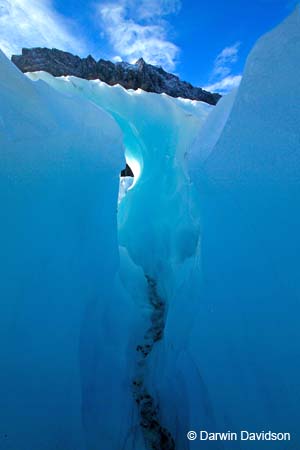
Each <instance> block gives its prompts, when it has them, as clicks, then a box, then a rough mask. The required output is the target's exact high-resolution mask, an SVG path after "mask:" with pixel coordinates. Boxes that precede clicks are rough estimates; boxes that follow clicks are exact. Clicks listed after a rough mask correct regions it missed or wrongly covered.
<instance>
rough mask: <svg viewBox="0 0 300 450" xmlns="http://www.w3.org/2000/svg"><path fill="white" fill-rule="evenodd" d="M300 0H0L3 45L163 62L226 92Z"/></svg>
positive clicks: (0, 40) (196, 81)
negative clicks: (263, 37) (258, 44)
mask: <svg viewBox="0 0 300 450" xmlns="http://www.w3.org/2000/svg"><path fill="white" fill-rule="evenodd" d="M295 4H296V0H295V1H294V0H251V1H245V0H243V1H241V0H231V1H225V0H209V1H204V0H203V1H201V0H198V1H197V0H139V1H138V0H110V1H105V0H93V1H89V0H0V48H2V49H3V51H4V52H5V53H7V54H8V55H10V54H11V53H16V52H19V51H20V49H21V47H22V46H24V47H25V46H27V47H32V46H47V47H57V48H60V49H62V50H68V51H71V52H73V53H76V54H79V55H81V56H87V54H89V53H91V54H92V55H93V56H94V57H96V58H100V57H102V58H104V59H112V60H115V61H118V60H121V59H122V60H127V61H129V62H134V61H135V60H136V59H138V58H139V57H140V56H143V57H144V59H145V60H146V61H147V62H150V63H152V64H157V65H162V66H163V67H164V68H165V69H166V70H169V71H171V72H173V73H176V74H178V75H179V76H180V77H181V78H183V79H185V80H186V81H190V82H191V83H193V84H195V85H198V86H201V87H208V88H211V89H213V90H217V91H220V92H226V91H228V90H230V89H231V87H232V86H234V85H236V84H238V82H239V80H240V77H241V74H242V71H243V67H244V64H245V60H246V57H247V55H248V53H249V51H250V50H251V48H252V46H253V44H254V43H255V41H256V40H257V39H258V38H259V37H260V36H261V35H262V34H263V33H265V32H266V31H268V30H270V29H271V28H273V27H274V26H275V25H276V24H278V23H279V22H280V21H281V20H283V19H284V18H285V17H286V16H287V15H288V14H289V13H290V12H291V11H292V9H293V8H294V6H295Z"/></svg>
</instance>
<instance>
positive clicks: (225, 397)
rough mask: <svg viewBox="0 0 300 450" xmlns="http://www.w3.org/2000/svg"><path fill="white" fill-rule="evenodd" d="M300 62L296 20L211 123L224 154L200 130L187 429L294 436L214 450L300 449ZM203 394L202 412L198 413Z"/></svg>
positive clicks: (251, 61)
mask: <svg viewBox="0 0 300 450" xmlns="http://www.w3.org/2000/svg"><path fill="white" fill-rule="evenodd" d="M299 60H300V14H299V9H297V10H296V11H295V12H294V14H292V15H291V16H290V17H289V18H287V19H286V21H285V22H283V23H282V24H281V25H280V26H278V27H277V28H276V29H275V30H273V31H272V32H270V33H268V34H266V35H265V36H264V37H263V38H261V39H260V40H259V41H258V42H257V44H256V45H255V47H254V49H253V51H252V52H251V54H250V56H249V58H248V61H247V65H246V69H245V73H244V76H243V80H242V83H241V85H240V87H239V90H238V92H237V95H236V98H235V99H234V96H235V94H234V93H233V94H231V98H229V99H228V100H227V105H225V102H224V100H222V101H221V102H220V104H219V105H218V106H217V107H216V109H215V110H214V111H213V113H212V114H211V116H210V117H209V121H208V123H207V130H206V131H207V132H208V133H209V131H210V130H211V125H212V124H214V126H215V127H216V128H217V130H216V133H217V135H218V139H217V140H216V143H215V144H213V145H211V146H206V144H205V142H207V139H208V140H209V135H206V134H205V132H204V130H202V132H200V135H199V138H198V139H197V140H196V143H195V146H194V148H193V149H192V155H191V158H190V172H191V176H192V180H193V181H194V183H195V185H196V186H197V188H198V190H199V199H201V200H200V204H201V242H202V248H201V267H199V278H198V279H199V281H200V280H201V286H199V291H198V295H199V297H198V299H199V300H198V308H197V315H196V317H195V318H194V323H193V324H191V333H190V338H189V342H188V345H187V349H188V352H189V354H190V357H191V359H192V360H193V362H194V364H193V367H194V369H193V372H195V371H197V375H196V374H195V378H194V380H192V379H191V378H190V375H189V373H190V371H189V368H188V367H186V369H185V371H184V378H185V380H186V381H185V383H186V384H188V382H189V383H190V384H189V386H187V387H186V389H187V392H188V395H189V399H190V404H191V405H192V407H191V406H190V408H189V410H190V412H191V415H190V419H189V426H191V428H192V429H197V427H198V428H199V426H201V428H202V429H203V428H204V429H212V430H213V431H220V430H221V431H227V430H228V429H230V430H232V431H239V430H241V429H243V430H250V431H255V432H259V431H262V430H265V431H269V430H272V431H274V432H280V431H281V432H282V431H283V432H290V433H291V436H292V439H291V441H290V442H284V443H282V442H257V441H256V442H254V443H251V442H242V443H240V444H239V445H240V446H239V445H238V443H237V444H235V443H232V442H230V443H227V444H225V443H224V444H223V446H221V447H220V446H219V445H218V444H217V443H216V444H215V446H214V445H213V444H212V445H209V446H207V448H217V449H218V448H226V449H227V448H228V449H234V448H242V449H244V448H245V449H246V448H248V446H249V448H252V447H251V445H252V446H253V447H254V448H270V449H277V448H278V449H280V448H283V447H284V448H287V449H293V448H295V446H297V445H299V442H300V438H299V400H300V396H299V394H300V388H299V379H300V358H299V356H300V355H299V341H300V329H299V299H300V283H299V280H300V278H299V267H300V266H299V254H300V237H299V236H300V235H299V227H300V212H299V206H300V114H299V100H300V86H299V79H300V65H299ZM225 101H226V100H225ZM220 113H221V114H220ZM222 114H223V117H225V116H228V118H227V119H226V121H225V124H224V121H223V120H222ZM209 123H210V126H209ZM201 140H202V141H203V143H201ZM202 152H204V154H202ZM200 155H202V156H200ZM195 310H196V308H195ZM195 310H194V311H195ZM180 370H181V371H182V369H180ZM188 380H189V381H188ZM200 384H202V392H199V386H200ZM197 386H198V387H197ZM194 389H195V390H194ZM195 393H196V394H197V393H199V396H198V397H197V398H198V400H200V399H202V401H201V404H202V405H205V408H206V409H204V407H202V408H201V409H200V410H199V409H198V411H197V403H195V401H194V400H193V397H194V396H195ZM207 445H208V444H207ZM200 447H201V446H200V445H199V443H198V446H197V444H196V445H193V448H200ZM191 448H192V446H191Z"/></svg>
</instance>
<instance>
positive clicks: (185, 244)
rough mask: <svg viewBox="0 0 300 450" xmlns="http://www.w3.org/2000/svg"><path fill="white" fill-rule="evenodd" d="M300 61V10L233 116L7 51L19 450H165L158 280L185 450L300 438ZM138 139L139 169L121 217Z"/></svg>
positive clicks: (8, 278) (2, 189)
mask: <svg viewBox="0 0 300 450" xmlns="http://www.w3.org/2000/svg"><path fill="white" fill-rule="evenodd" d="M299 56H300V14H299V9H297V10H296V11H295V12H294V14H293V15H291V16H290V17H289V18H288V19H286V21H285V22H284V23H283V24H281V25H280V26H279V27H277V28H276V29H275V30H273V31H272V32H270V33H268V34H267V35H265V36H264V37H262V38H261V39H260V40H259V41H258V43H257V44H256V46H255V47H254V49H253V51H252V52H251V54H250V56H249V59H248V61H247V65H246V69H245V73H244V76H243V80H242V82H241V85H240V86H239V88H238V89H237V90H236V91H234V92H232V93H231V94H230V95H228V96H227V97H224V98H223V99H222V100H221V101H220V102H219V103H218V105H217V106H216V107H214V108H213V107H210V106H208V105H205V104H201V103H197V102H192V101H188V100H182V99H174V98H170V97H168V96H166V95H157V94H149V93H145V92H143V91H136V92H134V91H126V90H124V89H123V88H122V87H121V86H114V87H110V86H107V85H105V84H104V83H102V82H100V81H87V80H81V79H78V78H75V77H62V78H54V77H52V76H51V75H49V74H47V73H43V72H38V73H33V74H28V77H29V78H30V80H28V79H26V77H24V76H23V75H22V74H21V73H20V72H18V71H17V70H16V69H15V68H13V66H12V65H11V64H10V63H9V62H8V61H7V60H6V59H5V58H4V57H3V56H2V55H1V59H0V64H1V72H0V93H1V104H0V142H1V154H0V158H1V168H0V174H1V178H0V180H1V181H0V183H1V184H0V195H1V204H2V209H3V219H2V222H1V230H3V231H2V232H1V234H0V236H1V237H0V239H1V243H0V244H1V248H2V249H3V255H4V257H3V258H2V260H1V261H2V262H3V263H1V274H2V275H3V282H2V281H1V286H0V290H1V299H2V298H4V299H5V301H4V302H3V301H2V303H1V314H0V333H1V337H2V342H7V343H9V344H8V345H7V346H6V347H5V348H1V361H5V362H7V366H6V367H5V370H4V371H1V383H0V386H1V387H0V389H2V390H1V397H2V398H3V399H4V402H5V403H6V404H8V405H9V409H8V411H5V413H3V412H2V413H1V412H0V419H1V420H0V435H1V433H2V430H3V434H4V433H7V431H5V430H9V432H8V433H7V434H8V436H9V437H10V438H11V439H14V440H13V441H12V443H13V445H15V446H17V447H18V450H28V448H27V447H26V446H24V445H25V444H24V443H26V442H28V441H30V442H31V450H41V448H45V449H46V450H53V448H55V446H54V445H56V444H57V443H58V445H63V450H68V448H69V449H70V450H77V449H78V450H91V449H92V450H97V449H98V448H99V450H100V449H101V450H102V449H103V448H105V449H107V450H120V448H124V449H125V450H132V449H133V448H136V450H145V444H144V442H143V436H142V434H141V430H140V427H139V420H140V418H139V416H138V413H137V408H136V407H135V405H134V401H133V395H132V391H131V383H132V380H133V379H135V377H136V373H137V372H136V367H137V366H138V364H139V358H138V355H137V352H136V351H135V349H136V346H137V344H139V343H141V342H143V340H145V336H144V333H145V330H149V329H150V328H151V320H152V317H153V311H152V310H151V307H150V305H149V285H150V286H152V288H153V286H155V289H154V288H153V289H152V291H155V296H156V298H159V299H163V301H164V308H165V313H166V315H165V317H164V320H166V323H165V329H164V335H163V339H160V340H157V342H156V343H155V345H153V347H152V351H151V353H150V354H149V355H148V356H147V363H146V364H147V370H146V371H144V369H143V377H145V380H143V382H144V383H145V384H144V386H145V387H146V390H147V391H148V392H150V393H151V396H152V400H153V402H157V403H158V405H159V419H160V421H161V424H162V425H163V426H164V427H166V429H167V430H169V431H170V432H171V434H172V436H173V437H174V439H175V441H176V448H177V449H179V450H189V449H192V448H193V449H197V448H207V449H216V450H219V449H220V448H222V449H224V450H225V449H228V450H233V449H234V448H237V449H238V448H240V449H243V450H244V449H246V448H248V444H249V443H248V442H243V443H242V444H241V445H239V443H232V442H222V443H221V444H222V446H220V443H219V442H210V443H209V444H207V443H203V442H200V441H199V440H196V441H193V442H189V441H188V440H187V438H186V433H187V431H188V430H190V429H191V430H195V431H199V430H200V429H207V430H208V431H217V432H221V431H227V430H228V429H231V431H237V432H239V430H241V429H248V430H249V431H255V432H260V431H262V430H265V431H267V430H269V429H271V430H272V431H276V432H278V431H283V432H290V433H291V434H292V437H293V439H292V441H290V442H284V448H287V449H291V450H292V449H293V448H294V447H295V444H296V445H298V444H299V442H300V440H299V437H297V433H298V423H299V413H298V405H299V400H300V399H299V379H300V373H299V372H300V367H299V361H300V359H299V356H300V355H299V326H298V309H299V307H298V302H299V298H300V285H299V256H298V255H299V253H300V240H299V228H300V214H299V212H298V208H299V195H300V194H299V192H300V190H299V187H300V186H299V184H300V162H299V149H300V134H299V133H300V131H299V130H300V119H299V111H298V109H299V108H298V102H299V98H300V88H299V79H300V67H299ZM2 68H3V70H2ZM275 69H276V70H275ZM33 81H34V82H33ZM2 99H3V102H2ZM116 124H117V125H116ZM120 130H121V132H122V134H121V132H120ZM122 146H123V147H124V150H125V156H126V160H127V162H128V163H129V165H130V166H131V167H132V168H133V171H134V173H135V175H137V176H136V177H135V181H134V184H133V185H132V186H130V188H129V189H128V184H127V180H123V181H122V183H123V186H122V189H121V191H120V197H119V204H118V183H119V173H120V170H121V169H122V168H123V167H124V165H125V161H124V155H123V147H122ZM2 161H3V164H2ZM125 192H126V195H125ZM117 209H118V224H117V215H116V211H117ZM117 226H118V235H117ZM160 319H161V318H160ZM151 345H152V343H151ZM16 373H20V374H22V375H21V376H18V377H16V375H15V374H16ZM152 400H151V401H152ZM27 408H29V409H28V411H27ZM19 416H22V417H23V416H24V420H23V421H22V422H21V424H20V428H19V429H17V430H16V429H15V427H14V425H15V422H16V421H18V417H19ZM33 423H35V427H33ZM37 424H38V426H36V425H37ZM61 424H64V427H63V429H62V427H61V426H60V425H61ZM33 429H34V430H35V431H34V432H33V431H32V430H33ZM26 433H27V434H26ZM29 434H30V436H29ZM45 436H47V439H48V440H47V442H46V443H45V442H43V445H42V446H41V442H42V439H43V438H45ZM233 444H234V445H233ZM235 444H236V446H235ZM250 444H251V448H255V449H257V448H270V449H272V450H273V449H274V450H275V449H277V448H278V449H281V448H282V443H278V442H265V441H264V442H255V443H253V442H252V443H250ZM250 444H249V448H250ZM68 446H69V447H68ZM13 450H16V449H15V448H13Z"/></svg>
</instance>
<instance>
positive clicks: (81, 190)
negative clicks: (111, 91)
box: [0, 54, 143, 450]
mask: <svg viewBox="0 0 300 450" xmlns="http://www.w3.org/2000/svg"><path fill="white" fill-rule="evenodd" d="M0 65H1V70H0V98H1V102H0V203H1V223H0V229H1V233H0V248H1V259H0V274H1V282H0V299H1V304H0V340H1V345H0V361H1V362H0V365H1V369H0V397H1V404H2V407H1V408H0V448H1V449H2V448H3V449H4V448H5V449H11V450H16V449H18V450H28V449H29V448H30V450H41V449H44V450H54V449H56V448H57V449H60V450H83V449H86V448H88V449H95V450H96V449H101V450H102V449H104V448H106V449H114V450H119V449H120V446H121V445H123V444H124V442H125V441H126V439H128V429H129V425H128V423H129V418H130V420H132V418H131V417H132V411H133V401H132V397H131V392H130V385H131V377H132V374H131V372H132V370H133V369H132V367H133V365H134V357H135V355H134V342H135V335H136V336H138V333H139V327H140V326H141V324H142V321H141V320H139V323H137V322H136V318H139V307H138V305H135V303H134V299H133V297H132V296H131V295H130V289H128V288H126V290H125V289H124V288H123V286H122V284H121V281H119V279H118V276H117V271H118V267H119V255H118V241H117V216H116V208H117V198H118V187H119V186H118V185H119V173H120V170H121V169H122V168H123V167H124V165H125V160H124V155H123V148H122V136H121V132H120V130H119V128H118V126H117V125H116V123H115V121H114V120H113V119H112V118H111V117H109V116H108V115H107V114H106V113H104V112H103V111H101V110H100V109H99V108H97V107H96V106H95V105H92V104H91V103H89V102H87V101H85V100H84V99H76V98H71V97H69V98H68V97H66V96H63V95H61V94H59V93H57V92H56V91H54V90H53V89H52V88H51V87H49V86H48V85H46V84H45V83H44V82H42V81H40V82H32V81H31V80H29V79H28V78H27V77H26V76H24V75H23V74H21V73H20V72H19V71H18V70H17V69H16V67H15V66H14V65H12V64H11V63H10V62H9V61H8V60H7V59H6V58H5V57H4V55H3V54H0ZM126 267H127V268H126V270H127V272H128V271H129V268H128V264H127V265H126ZM135 278H136V281H135V286H136V288H135V295H136V296H138V297H139V298H142V295H143V292H142V291H141V292H140V293H139V286H140V285H141V282H140V284H139V285H138V284H137V283H138V281H137V280H138V276H137V275H136V277H135ZM129 279H130V277H129V276H128V277H127V280H129ZM142 281H143V280H142ZM128 282H129V281H127V283H128ZM141 286H142V285H141ZM135 330H136V331H135ZM132 341H133V342H132ZM137 440H138V439H137ZM124 448H125V447H124ZM141 448H142V447H141Z"/></svg>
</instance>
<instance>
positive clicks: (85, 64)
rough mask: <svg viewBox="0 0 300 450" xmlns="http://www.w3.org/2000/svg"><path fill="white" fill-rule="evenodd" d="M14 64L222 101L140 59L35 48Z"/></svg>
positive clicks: (17, 57) (25, 69) (211, 101)
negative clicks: (122, 59)
mask: <svg viewBox="0 0 300 450" xmlns="http://www.w3.org/2000/svg"><path fill="white" fill-rule="evenodd" d="M11 59H12V61H13V62H14V64H15V65H16V66H17V67H18V68H19V69H20V70H22V72H36V71H40V70H43V71H45V72H48V73H50V74H52V75H53V76H55V77H60V76H63V75H73V76H76V77H79V78H85V79H87V80H97V79H99V80H101V81H104V82H105V83H107V84H109V85H111V86H113V85H115V84H120V85H121V86H123V87H124V88H126V89H134V90H136V89H139V88H140V89H143V90H144V91H147V92H156V93H157V94H161V93H166V94H168V95H170V96H171V97H182V98H188V99H191V100H199V101H202V102H206V103H209V104H210V105H215V104H216V103H217V102H218V100H219V99H220V97H221V96H220V95H219V94H212V93H211V92H207V91H205V90H203V89H201V88H199V87H194V86H192V85H191V84H190V83H187V82H186V81H181V80H180V79H179V78H178V77H177V76H176V75H173V74H171V73H168V72H166V71H165V70H164V69H162V68H161V67H156V66H152V65H151V64H147V63H146V62H145V61H144V60H143V59H142V58H140V59H139V60H138V61H137V62H136V63H135V64H129V63H126V62H120V63H119V62H118V63H115V64H114V63H113V62H111V61H105V60H103V59H100V60H99V61H95V59H94V58H93V57H92V56H91V55H89V56H88V57H87V58H80V57H79V56H74V55H72V54H71V53H68V52H63V51H61V50H57V49H54V48H53V49H48V48H40V47H38V48H32V49H27V48H23V49H22V55H13V56H12V58H11Z"/></svg>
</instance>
